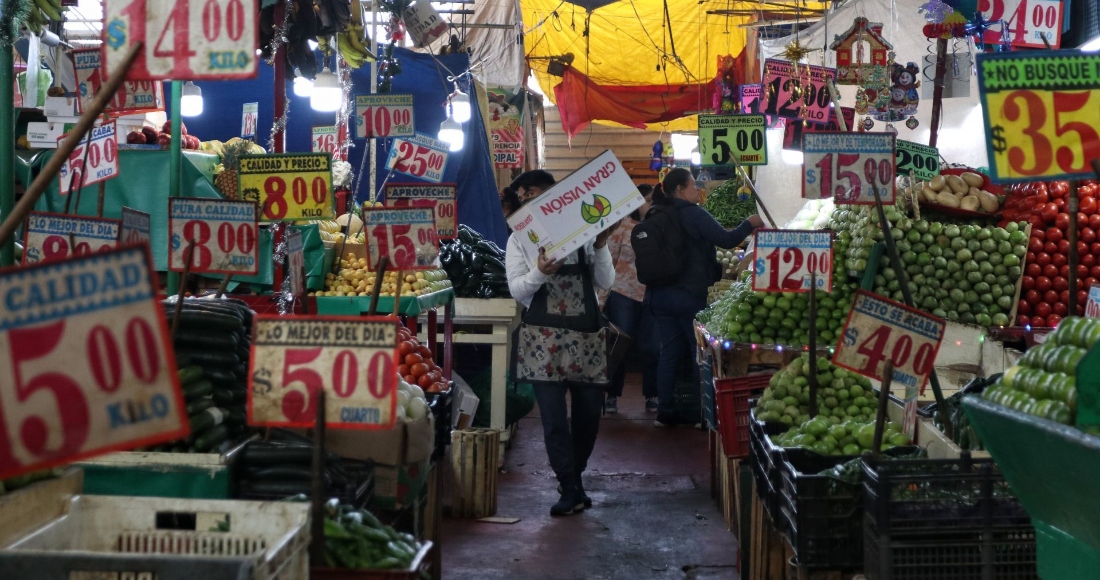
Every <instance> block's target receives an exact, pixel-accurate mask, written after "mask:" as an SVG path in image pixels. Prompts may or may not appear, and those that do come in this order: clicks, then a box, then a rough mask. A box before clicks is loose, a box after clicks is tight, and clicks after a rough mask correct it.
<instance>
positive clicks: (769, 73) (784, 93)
mask: <svg viewBox="0 0 1100 580" xmlns="http://www.w3.org/2000/svg"><path fill="white" fill-rule="evenodd" d="M807 71H808V73H809V74H808V75H807ZM835 79H836V69H832V68H825V67H821V66H813V65H805V64H798V65H796V64H795V63H792V62H789V61H785V60H775V59H770V58H769V59H767V60H765V61H764V80H765V82H764V83H763V86H764V94H765V95H766V100H767V105H766V106H765V107H764V111H763V112H764V113H767V114H769V115H776V116H779V117H786V118H788V119H802V120H804V121H809V122H811V123H825V122H827V121H828V120H829V114H830V113H829V111H830V109H829V107H830V105H831V104H832V98H831V97H830V95H829V88H828V84H827V83H828V81H829V80H835Z"/></svg>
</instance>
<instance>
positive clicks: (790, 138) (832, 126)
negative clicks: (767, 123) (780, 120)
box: [783, 107, 856, 151]
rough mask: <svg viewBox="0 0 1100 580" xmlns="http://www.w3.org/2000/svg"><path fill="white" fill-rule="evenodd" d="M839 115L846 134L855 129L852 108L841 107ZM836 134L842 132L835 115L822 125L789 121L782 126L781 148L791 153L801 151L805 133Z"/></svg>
mask: <svg viewBox="0 0 1100 580" xmlns="http://www.w3.org/2000/svg"><path fill="white" fill-rule="evenodd" d="M840 114H841V115H842V116H843V117H844V126H845V127H847V128H848V132H852V131H854V130H855V127H856V110H855V109H854V108H852V107H841V108H840ZM830 132H832V133H836V132H843V129H841V128H840V123H839V122H838V121H837V118H836V113H835V110H834V113H833V114H832V115H829V122H828V123H826V124H824V125H819V124H817V123H807V122H806V121H801V122H799V121H791V122H790V123H787V124H786V125H784V126H783V148H784V149H789V150H791V151H802V136H803V135H805V134H806V133H830Z"/></svg>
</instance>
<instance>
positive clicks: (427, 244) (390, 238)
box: [363, 207, 439, 270]
mask: <svg viewBox="0 0 1100 580" xmlns="http://www.w3.org/2000/svg"><path fill="white" fill-rule="evenodd" d="M363 224H364V228H365V229H366V231H367V236H366V238H367V250H368V251H367V263H368V265H369V266H370V269H371V270H377V269H378V264H379V262H380V261H381V259H382V257H383V256H384V257H386V258H387V260H388V261H389V264H390V265H389V269H390V270H430V269H432V268H434V267H435V260H436V258H437V257H438V256H439V240H438V239H437V238H436V233H435V212H434V211H432V208H430V207H404V208H389V207H373V208H367V207H364V208H363Z"/></svg>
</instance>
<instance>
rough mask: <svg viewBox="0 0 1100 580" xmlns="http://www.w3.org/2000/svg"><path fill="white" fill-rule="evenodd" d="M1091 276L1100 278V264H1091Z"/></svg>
mask: <svg viewBox="0 0 1100 580" xmlns="http://www.w3.org/2000/svg"><path fill="white" fill-rule="evenodd" d="M1089 277H1090V278H1100V264H1097V265H1095V266H1089Z"/></svg>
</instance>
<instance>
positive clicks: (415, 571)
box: [309, 542, 432, 580]
mask: <svg viewBox="0 0 1100 580" xmlns="http://www.w3.org/2000/svg"><path fill="white" fill-rule="evenodd" d="M431 551H432V543H431V542H424V545H423V546H421V547H420V551H418V552H417V553H416V556H414V557H413V560H412V563H411V564H409V567H408V568H406V569H404V570H350V569H347V568H311V569H310V571H309V580H406V579H407V580H420V578H421V575H423V574H426V573H429V572H431V559H429V558H428V554H430V553H431Z"/></svg>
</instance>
